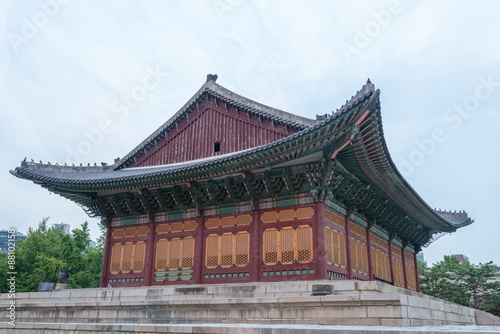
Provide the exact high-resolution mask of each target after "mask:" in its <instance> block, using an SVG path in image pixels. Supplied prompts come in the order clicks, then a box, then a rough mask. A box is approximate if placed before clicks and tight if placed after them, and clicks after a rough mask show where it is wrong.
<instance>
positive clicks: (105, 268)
mask: <svg viewBox="0 0 500 334" xmlns="http://www.w3.org/2000/svg"><path fill="white" fill-rule="evenodd" d="M107 221H108V227H107V228H106V242H105V244H104V255H103V261H102V271H101V284H100V287H101V288H106V287H107V286H108V272H109V257H110V256H111V255H110V254H111V219H108V220H107Z"/></svg>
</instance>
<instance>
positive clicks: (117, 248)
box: [110, 243, 123, 274]
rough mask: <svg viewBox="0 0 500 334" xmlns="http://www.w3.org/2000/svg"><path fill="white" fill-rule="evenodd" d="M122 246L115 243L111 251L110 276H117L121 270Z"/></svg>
mask: <svg viewBox="0 0 500 334" xmlns="http://www.w3.org/2000/svg"><path fill="white" fill-rule="evenodd" d="M122 252H123V245H122V244H119V243H116V244H114V245H113V248H112V249H111V264H110V271H111V273H112V274H118V273H119V272H120V269H121V259H122Z"/></svg>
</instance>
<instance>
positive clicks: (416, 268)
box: [413, 253, 420, 292]
mask: <svg viewBox="0 0 500 334" xmlns="http://www.w3.org/2000/svg"><path fill="white" fill-rule="evenodd" d="M413 263H415V282H417V286H416V290H417V292H420V280H419V277H418V262H417V253H413Z"/></svg>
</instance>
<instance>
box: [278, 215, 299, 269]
mask: <svg viewBox="0 0 500 334" xmlns="http://www.w3.org/2000/svg"><path fill="white" fill-rule="evenodd" d="M280 217H281V214H280ZM280 234H281V263H283V264H292V263H293V261H295V259H296V255H295V249H297V244H296V241H295V234H296V233H295V230H294V229H293V228H292V227H284V228H283V229H282V230H281V231H280Z"/></svg>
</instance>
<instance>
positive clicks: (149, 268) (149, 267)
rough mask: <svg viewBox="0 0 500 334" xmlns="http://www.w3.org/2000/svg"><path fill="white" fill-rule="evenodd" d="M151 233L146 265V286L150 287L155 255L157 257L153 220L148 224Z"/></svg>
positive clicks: (149, 234)
mask: <svg viewBox="0 0 500 334" xmlns="http://www.w3.org/2000/svg"><path fill="white" fill-rule="evenodd" d="M148 226H149V233H148V239H147V240H146V260H145V262H146V263H145V264H144V285H147V286H150V285H151V283H152V282H153V276H154V270H155V268H154V262H155V261H154V255H155V251H156V250H155V248H156V247H155V233H156V231H155V223H154V221H153V220H151V222H150V223H149V224H148Z"/></svg>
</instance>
